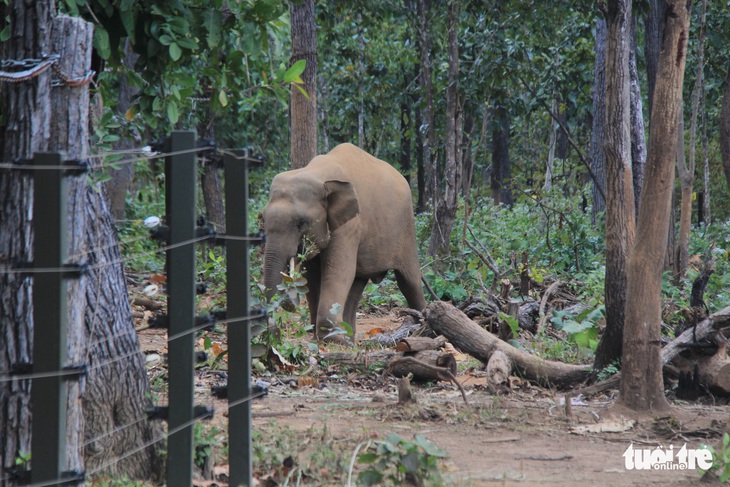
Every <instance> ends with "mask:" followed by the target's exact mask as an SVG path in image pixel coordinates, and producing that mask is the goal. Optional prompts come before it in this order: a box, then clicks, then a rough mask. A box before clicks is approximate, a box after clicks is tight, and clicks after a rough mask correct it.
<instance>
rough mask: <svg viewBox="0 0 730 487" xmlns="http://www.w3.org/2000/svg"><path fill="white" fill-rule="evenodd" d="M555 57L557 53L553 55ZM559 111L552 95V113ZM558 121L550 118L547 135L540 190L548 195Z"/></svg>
mask: <svg viewBox="0 0 730 487" xmlns="http://www.w3.org/2000/svg"><path fill="white" fill-rule="evenodd" d="M555 55H556V56H557V53H555ZM559 110H560V101H559V100H558V97H557V93H553V113H558V111H559ZM558 128H559V126H558V121H557V120H555V119H554V118H553V117H550V133H549V134H548V156H547V166H546V168H545V183H544V184H543V185H542V190H543V191H545V192H546V193H549V192H550V191H551V190H552V189H553V171H554V169H555V146H556V145H557V143H558V140H557V134H558Z"/></svg>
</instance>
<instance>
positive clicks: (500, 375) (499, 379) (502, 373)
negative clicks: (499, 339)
mask: <svg viewBox="0 0 730 487" xmlns="http://www.w3.org/2000/svg"><path fill="white" fill-rule="evenodd" d="M511 373H512V361H511V360H510V359H509V357H508V356H507V355H506V354H505V353H504V352H502V351H500V350H497V351H496V352H494V353H493V354H492V356H491V357H489V362H487V384H489V387H490V389H491V390H492V392H494V393H497V392H501V391H504V390H505V389H509V376H510V374H511Z"/></svg>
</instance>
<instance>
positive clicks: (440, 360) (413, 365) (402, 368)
mask: <svg viewBox="0 0 730 487" xmlns="http://www.w3.org/2000/svg"><path fill="white" fill-rule="evenodd" d="M406 357H411V358H414V359H415V361H414V360H403V358H406ZM439 369H444V370H445V371H449V372H451V374H452V375H456V359H454V356H453V355H451V354H449V353H443V352H439V351H437V350H423V351H420V352H416V353H409V354H408V355H405V356H404V357H398V358H397V359H395V360H393V361H392V362H391V363H390V365H389V366H388V371H389V372H390V374H391V375H392V376H393V377H406V376H408V375H412V379H411V380H412V381H413V382H432V381H439V380H443V377H444V376H443V372H444V371H443V370H439Z"/></svg>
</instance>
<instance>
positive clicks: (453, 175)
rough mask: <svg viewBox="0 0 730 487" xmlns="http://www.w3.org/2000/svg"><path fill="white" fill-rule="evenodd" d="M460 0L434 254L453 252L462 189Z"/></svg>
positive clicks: (452, 34)
mask: <svg viewBox="0 0 730 487" xmlns="http://www.w3.org/2000/svg"><path fill="white" fill-rule="evenodd" d="M459 7H460V6H459V2H458V0H452V1H451V2H450V4H449V28H448V29H449V76H448V86H447V88H446V164H445V167H444V183H445V185H444V192H443V194H438V198H437V199H436V201H434V206H435V210H434V213H433V226H432V227H431V241H430V244H429V249H428V253H429V255H431V256H433V257H437V256H441V255H444V254H446V253H448V252H449V249H450V245H451V230H452V229H453V225H454V219H455V218H456V209H457V207H458V203H459V193H460V189H461V170H462V167H461V160H460V159H461V114H460V111H459V87H458V78H459V40H458V35H459V9H460V8H459Z"/></svg>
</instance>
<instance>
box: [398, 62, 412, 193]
mask: <svg viewBox="0 0 730 487" xmlns="http://www.w3.org/2000/svg"><path fill="white" fill-rule="evenodd" d="M404 78H405V79H404V80H403V82H404V85H405V89H404V90H403V92H404V93H403V95H402V98H401V101H400V171H401V173H402V174H403V177H404V178H406V181H408V184H410V183H411V121H412V117H411V105H412V103H411V95H410V94H409V93H407V91H406V90H407V89H408V77H407V76H405V77H404Z"/></svg>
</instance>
